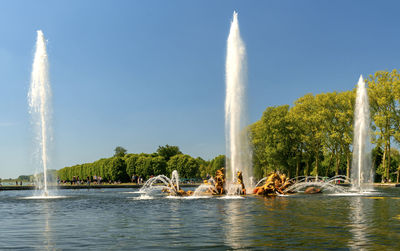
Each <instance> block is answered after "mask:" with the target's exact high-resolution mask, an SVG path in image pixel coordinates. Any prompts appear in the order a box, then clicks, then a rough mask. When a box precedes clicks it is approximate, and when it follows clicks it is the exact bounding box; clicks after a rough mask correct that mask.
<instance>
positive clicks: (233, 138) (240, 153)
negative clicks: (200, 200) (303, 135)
mask: <svg viewBox="0 0 400 251" xmlns="http://www.w3.org/2000/svg"><path fill="white" fill-rule="evenodd" d="M246 68H247V67H246V48H245V44H244V42H243V41H242V38H241V37H240V31H239V22H238V15H237V12H234V13H233V20H232V23H231V27H230V31H229V36H228V40H227V52H226V98H225V134H226V135H225V136H226V155H227V159H226V160H227V161H226V176H227V185H228V186H229V185H232V184H233V182H234V179H235V177H236V176H237V172H238V171H242V172H243V178H244V183H245V186H246V187H247V188H251V187H252V185H251V184H250V180H251V178H252V161H251V150H250V145H249V137H248V135H247V131H246V128H245V127H246V122H247V119H246V115H247V109H246V85H247V69H246ZM227 190H229V189H227ZM249 191H251V189H249Z"/></svg>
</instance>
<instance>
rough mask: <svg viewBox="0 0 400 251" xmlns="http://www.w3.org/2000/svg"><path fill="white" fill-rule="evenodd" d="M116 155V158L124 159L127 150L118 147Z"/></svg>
mask: <svg viewBox="0 0 400 251" xmlns="http://www.w3.org/2000/svg"><path fill="white" fill-rule="evenodd" d="M114 151H115V154H114V157H124V156H125V154H126V152H127V150H126V149H125V148H123V147H122V146H117V147H116V148H115V149H114Z"/></svg>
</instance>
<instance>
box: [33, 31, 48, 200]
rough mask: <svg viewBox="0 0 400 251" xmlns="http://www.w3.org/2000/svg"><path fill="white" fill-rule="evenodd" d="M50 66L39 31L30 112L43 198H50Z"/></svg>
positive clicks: (42, 37)
mask: <svg viewBox="0 0 400 251" xmlns="http://www.w3.org/2000/svg"><path fill="white" fill-rule="evenodd" d="M48 68H49V64H48V59H47V52H46V42H45V39H44V36H43V32H42V31H41V30H38V31H37V41H36V51H35V56H34V60H33V65H32V75H31V84H30V89H29V93H28V102H29V112H30V114H31V115H32V123H33V124H34V126H35V130H36V140H37V145H38V146H39V147H38V152H39V155H40V163H41V165H42V166H43V184H42V183H41V182H38V183H39V188H42V189H43V196H48V190H47V167H48V162H49V159H48V147H49V142H50V139H51V137H50V130H51V126H50V120H51V88H50V81H49V70H48Z"/></svg>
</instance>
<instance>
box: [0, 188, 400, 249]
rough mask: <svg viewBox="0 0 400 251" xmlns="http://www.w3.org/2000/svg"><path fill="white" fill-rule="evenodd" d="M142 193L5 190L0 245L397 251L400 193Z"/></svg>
mask: <svg viewBox="0 0 400 251" xmlns="http://www.w3.org/2000/svg"><path fill="white" fill-rule="evenodd" d="M135 191H137V190H135V189H104V190H96V189H93V190H59V191H57V193H58V195H59V196H64V197H62V198H57V199H47V200H43V199H26V197H30V196H32V195H34V191H2V192H0V217H1V218H0V219H1V224H0V247H1V249H6V248H18V249H25V248H26V249H38V250H43V249H50V250H53V249H59V250H63V249H97V250H99V249H101V250H133V249H135V250H137V249H163V250H165V249H181V250H198V249H203V248H211V249H221V250H225V249H246V250H247V249H267V248H273V249H278V248H284V249H304V250H306V249H307V250H309V249H314V248H323V249H329V248H334V249H343V250H348V249H357V250H358V249H362V248H364V249H374V250H376V249H396V248H399V247H400V244H399V240H400V188H384V189H383V188H382V189H379V190H378V192H377V193H375V194H372V195H371V196H369V195H368V196H362V197H360V196H328V195H308V196H307V195H297V196H289V197H277V198H262V197H254V196H247V197H245V198H244V199H237V198H232V199H221V197H213V198H207V197H204V198H199V199H176V198H166V197H149V196H147V197H143V199H141V197H140V196H143V195H141V194H139V193H134V192H135Z"/></svg>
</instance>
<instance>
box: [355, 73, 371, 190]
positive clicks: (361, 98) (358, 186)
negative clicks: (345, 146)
mask: <svg viewBox="0 0 400 251" xmlns="http://www.w3.org/2000/svg"><path fill="white" fill-rule="evenodd" d="M351 184H352V187H351V190H353V191H357V192H367V191H371V190H372V186H373V173H372V165H371V143H370V113H369V102H368V93H367V89H366V87H365V82H364V79H363V77H362V75H361V76H360V79H359V80H358V84H357V98H356V106H355V110H354V139H353V162H352V167H351Z"/></svg>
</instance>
